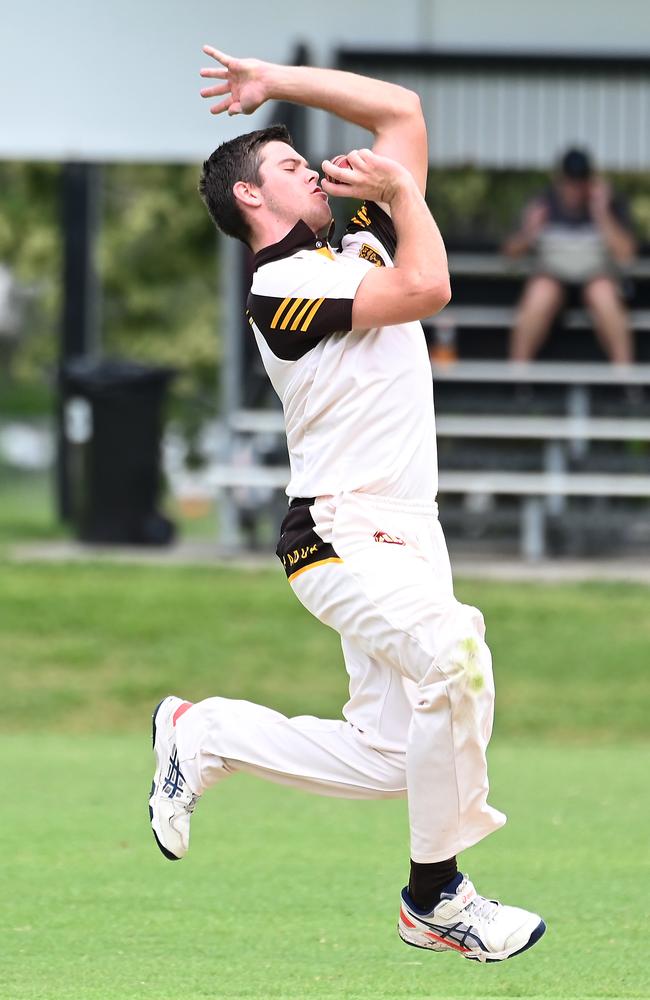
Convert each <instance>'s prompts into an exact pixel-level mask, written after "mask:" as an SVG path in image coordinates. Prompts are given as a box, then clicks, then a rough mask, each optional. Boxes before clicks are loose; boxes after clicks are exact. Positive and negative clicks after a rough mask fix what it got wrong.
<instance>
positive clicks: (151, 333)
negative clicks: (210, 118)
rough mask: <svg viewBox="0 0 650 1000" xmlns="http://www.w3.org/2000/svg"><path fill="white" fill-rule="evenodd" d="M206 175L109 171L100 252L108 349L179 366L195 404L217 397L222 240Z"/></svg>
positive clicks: (138, 168) (182, 388)
mask: <svg viewBox="0 0 650 1000" xmlns="http://www.w3.org/2000/svg"><path fill="white" fill-rule="evenodd" d="M198 176H199V170H198V168H197V167H195V166H160V165H159V166H142V165H115V166H111V167H107V168H106V170H105V182H104V211H103V218H104V223H103V230H102V235H101V240H100V255H99V263H100V272H101V275H102V281H103V295H104V303H103V316H104V323H103V325H104V334H103V336H104V345H105V350H106V351H107V352H108V353H116V354H120V355H122V356H125V357H129V358H135V359H138V360H142V361H147V362H154V363H157V364H166V365H171V366H173V367H175V368H177V369H178V370H179V373H180V377H179V380H178V382H177V384H176V392H177V394H178V393H180V395H181V396H183V397H186V398H187V397H191V396H196V395H197V394H198V395H212V394H213V393H214V390H215V376H216V370H217V364H218V360H219V339H218V337H217V276H218V275H217V258H216V254H215V251H216V246H217V240H216V235H215V231H214V227H213V226H212V223H211V222H210V220H209V218H208V215H207V212H206V210H205V208H204V206H203V204H202V202H201V200H200V198H199V195H198V192H197V182H198Z"/></svg>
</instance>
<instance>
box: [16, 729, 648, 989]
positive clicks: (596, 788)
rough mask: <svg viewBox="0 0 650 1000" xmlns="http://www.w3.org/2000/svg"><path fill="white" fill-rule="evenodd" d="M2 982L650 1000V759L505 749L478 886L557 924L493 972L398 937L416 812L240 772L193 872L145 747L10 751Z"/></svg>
mask: <svg viewBox="0 0 650 1000" xmlns="http://www.w3.org/2000/svg"><path fill="white" fill-rule="evenodd" d="M0 746H1V748H2V760H3V773H4V778H3V810H2V814H3V851H2V856H1V858H0V875H1V876H2V885H3V893H2V901H1V902H0V914H1V920H2V925H3V930H2V942H3V944H2V952H3V957H2V981H1V983H0V996H2V997H3V998H5V997H6V998H7V1000H9V998H11V1000H36V998H38V1000H113V998H115V1000H136V998H137V1000H161V998H162V1000H199V998H207V997H210V998H215V1000H216V998H221V997H223V998H226V997H228V998H234V997H247V998H255V1000H264V998H267V997H269V998H270V997H286V998H291V1000H311V998H321V1000H323V998H329V1000H334V998H337V1000H338V998H350V1000H352V998H354V1000H398V998H401V997H404V998H407V997H408V998H416V997H417V998H421V1000H424V998H427V1000H434V998H435V1000H438V998H443V997H444V998H445V1000H449V998H454V997H467V998H470V997H472V998H473V997H525V998H528V1000H532V998H535V997H549V998H550V997H552V998H565V1000H569V998H581V1000H584V998H586V997H603V998H605V997H608V998H614V997H621V998H622V997H629V998H632V997H647V996H648V995H649V994H650V965H649V963H648V957H647V918H648V912H647V884H644V878H643V866H646V867H645V871H646V873H647V865H648V861H649V858H648V835H647V830H648V825H649V824H650V807H649V803H648V799H647V796H645V795H640V794H639V792H640V790H641V789H642V788H643V787H647V774H648V768H649V766H650V753H649V750H648V747H641V746H637V747H632V746H631V747H614V748H612V747H610V748H606V749H603V748H595V747H590V748H584V747H574V748H573V749H571V750H570V751H567V750H566V749H564V748H556V747H552V746H548V745H546V746H541V747H540V746H539V745H538V744H536V743H532V744H531V743H523V744H512V745H510V744H507V743H503V742H498V743H497V744H496V746H495V748H494V750H493V752H492V771H493V779H492V783H493V801H494V803H495V804H496V805H498V806H501V807H504V808H505V809H506V810H507V812H508V813H509V817H510V822H509V823H508V825H507V826H506V827H505V828H504V829H503V830H502V831H500V832H499V833H497V834H495V835H494V836H493V837H492V838H489V839H488V840H487V841H484V842H483V843H482V844H481V845H479V846H478V847H476V848H474V849H473V850H472V851H471V852H468V853H467V854H466V855H465V858H464V862H465V865H466V866H467V867H468V869H469V871H470V874H471V875H472V876H473V877H474V879H475V880H476V882H477V885H478V886H479V888H480V889H481V890H482V891H483V892H486V893H488V894H490V893H494V894H500V895H502V897H503V898H506V899H508V900H510V901H512V902H521V903H522V904H524V905H529V906H532V907H537V908H539V910H540V912H541V913H543V914H544V916H545V917H546V919H547V923H548V928H549V929H548V932H547V934H546V936H545V938H544V939H543V941H542V942H540V944H539V945H538V946H536V947H535V948H534V949H533V950H532V951H531V952H530V953H529V954H527V955H523V956H521V957H519V958H517V959H515V960H514V961H511V962H506V963H504V964H503V965H500V966H487V967H486V966H482V967H479V966H476V965H474V963H470V962H466V961H465V960H463V959H462V958H460V957H459V956H457V955H453V954H445V955H435V954H432V953H426V952H421V951H418V950H416V949H413V948H408V947H406V946H405V945H403V944H402V942H400V941H399V940H398V938H397V933H396V930H395V923H396V919H397V893H398V890H399V889H400V888H401V885H402V884H403V882H404V880H405V878H406V874H407V871H406V864H407V861H406V859H407V857H408V853H407V842H406V817H405V804H404V803H403V802H395V801H391V802H373V803H359V802H349V801H345V802H344V801H337V800H333V799H325V798H317V797H312V796H308V795H306V794H302V793H299V792H294V791H291V790H287V789H283V788H280V787H277V786H274V785H269V784H265V783H263V782H261V781H257V780H255V779H253V778H248V777H243V776H237V777H235V778H233V779H232V780H230V781H229V782H226V783H225V784H223V785H222V786H221V787H220V788H218V789H214V790H213V791H212V792H211V793H209V794H207V795H206V796H205V799H204V800H203V801H201V803H200V804H199V808H198V810H197V813H196V815H195V817H194V820H193V833H192V836H193V844H192V850H191V852H190V854H189V856H188V857H187V858H186V859H185V860H184V861H182V862H180V863H175V864H170V863H169V862H167V861H165V859H163V858H162V856H161V855H159V853H158V850H157V848H156V847H155V845H154V842H153V838H152V837H151V833H150V830H149V827H148V817H147V809H146V797H147V795H146V793H147V789H148V784H149V781H150V776H151V759H150V751H149V747H148V744H147V740H146V736H145V734H144V732H143V735H142V738H136V737H135V736H132V735H128V736H122V737H119V738H118V737H114V736H113V737H102V736H93V735H86V736H79V737H77V738H76V739H75V738H72V737H66V736H64V735H62V734H61V735H56V734H55V735H38V734H33V735H29V736H17V735H16V736H3V737H2V738H1V739H0Z"/></svg>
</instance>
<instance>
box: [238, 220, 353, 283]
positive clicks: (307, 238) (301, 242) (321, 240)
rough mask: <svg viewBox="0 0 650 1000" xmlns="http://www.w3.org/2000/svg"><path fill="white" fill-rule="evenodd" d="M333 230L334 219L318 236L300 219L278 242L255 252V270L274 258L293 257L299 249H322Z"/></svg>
mask: <svg viewBox="0 0 650 1000" xmlns="http://www.w3.org/2000/svg"><path fill="white" fill-rule="evenodd" d="M333 232H334V221H333V220H332V223H331V225H330V227H329V230H328V232H327V234H326V235H325V236H316V235H315V234H314V231H313V229H310V227H309V226H308V225H307V223H306V222H303V221H302V219H299V220H298V222H296V224H295V226H294V227H293V229H291V230H290V231H289V232H288V233H287V235H286V236H284V237H283V238H282V239H281V240H279V242H278V243H271V244H270V245H269V246H268V247H262V249H261V250H258V252H257V253H256V254H255V261H254V270H255V271H257V269H258V268H259V267H262V265H263V264H270V263H271V261H273V260H282V258H283V257H291V255H292V254H294V253H297V252H298V250H320V248H321V247H323V246H326V245H327V242H328V240H329V238H330V237H331V235H332V233H333Z"/></svg>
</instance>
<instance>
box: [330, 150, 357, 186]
mask: <svg viewBox="0 0 650 1000" xmlns="http://www.w3.org/2000/svg"><path fill="white" fill-rule="evenodd" d="M332 163H333V164H334V165H335V166H337V167H342V168H343V170H351V169H352V168H351V167H350V164H349V163H348V158H347V156H345V155H344V154H343V153H340V154H339V155H338V156H333V157H332ZM325 176H326V177H327V180H328V181H329V182H330V184H340V183H341V181H335V180H334V178H333V177H328V176H327V174H325Z"/></svg>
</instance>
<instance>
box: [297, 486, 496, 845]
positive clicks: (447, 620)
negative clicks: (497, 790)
mask: <svg viewBox="0 0 650 1000" xmlns="http://www.w3.org/2000/svg"><path fill="white" fill-rule="evenodd" d="M312 511H313V512H314V514H313V516H314V520H315V522H316V532H317V534H318V535H319V536H320V537H321V538H323V539H324V540H325V541H327V542H331V544H332V545H333V546H334V549H335V551H336V552H337V555H338V556H339V557H340V558H341V560H342V561H341V562H337V563H329V564H327V565H317V566H314V567H313V568H312V569H309V570H308V571H306V572H303V573H300V574H299V575H297V576H296V578H295V579H294V580H293V581H292V587H293V589H294V591H295V592H296V594H297V596H298V597H299V599H300V601H301V602H302V603H303V604H304V605H305V607H306V608H307V609H308V610H309V611H311V612H312V614H314V615H315V616H316V617H317V618H319V619H320V620H321V621H322V622H324V623H325V624H327V625H330V626H331V627H332V628H335V629H336V630H337V631H338V632H339V633H340V634H341V635H342V636H343V637H344V638H345V639H346V640H350V641H353V642H354V643H355V644H357V645H358V646H359V647H360V648H361V649H362V650H363V651H364V652H365V653H366V654H367V656H368V657H369V658H371V660H373V661H376V662H377V663H379V664H383V665H384V666H388V667H390V668H391V670H393V671H395V673H396V674H398V675H403V676H404V677H406V678H409V679H410V680H411V682H414V684H415V685H417V689H416V696H415V699H414V705H413V707H412V712H411V720H410V724H409V728H408V733H407V737H406V746H407V750H406V773H407V787H408V800H409V817H410V826H411V857H412V859H413V860H414V861H418V862H425V863H426V862H437V861H444V860H446V859H448V858H450V857H453V856H454V855H456V854H458V853H459V852H460V851H461V850H463V849H464V848H466V847H469V846H471V845H472V844H475V843H477V842H478V841H479V840H481V839H482V838H483V837H485V836H486V835H487V834H489V833H491V832H492V831H493V830H496V829H498V828H499V827H500V826H502V825H503V823H504V822H505V817H504V816H503V814H501V813H499V812H498V811H496V810H494V809H492V808H491V807H490V806H489V805H488V804H487V794H488V780H487V765H486V759H485V751H486V747H487V743H488V741H489V738H490V734H491V730H492V716H493V699H494V685H493V680H492V664H491V658H490V653H489V650H488V648H487V646H486V644H485V640H484V629H483V619H482V617H481V615H480V612H478V611H477V610H476V609H475V608H471V607H468V606H466V605H463V604H461V603H459V602H458V601H457V600H456V599H455V598H454V595H453V587H452V582H451V572H450V570H449V561H448V557H447V551H446V546H445V543H444V538H443V536H442V531H441V529H440V525H439V523H438V521H437V518H435V517H431V516H428V517H419V518H418V517H409V516H405V515H404V514H403V512H397V513H395V514H394V515H392V516H391V513H390V511H388V510H386V509H379V510H376V509H373V502H372V500H371V499H370V498H367V497H366V498H364V497H363V495H360V494H351V495H346V496H345V497H344V498H343V500H342V501H339V503H338V507H337V509H336V511H335V514H334V517H333V519H331V518H329V511H328V510H327V502H325V501H317V503H316V505H315V507H313V508H312ZM328 518H329V523H328ZM378 531H383V532H384V533H388V534H389V535H392V536H394V537H399V538H402V540H403V542H404V544H403V545H384V544H376V543H375V542H374V541H373V539H374V536H375V534H376V533H377V532H378ZM376 711H377V699H376V698H375V699H373V700H372V702H371V708H370V710H369V707H368V706H367V705H364V704H363V702H362V701H360V700H359V699H357V700H356V701H355V699H351V702H349V703H348V705H347V706H346V713H347V717H348V719H349V721H350V722H351V723H352V724H353V725H354V726H358V727H359V728H360V729H362V730H363V731H364V735H365V736H366V738H367V739H368V740H370V741H372V742H376V741H379V742H380V741H381V739H382V735H383V734H382V732H381V731H380V730H379V731H377V729H376V727H375V728H374V729H373V718H374V717H376ZM373 713H374V714H373Z"/></svg>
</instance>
